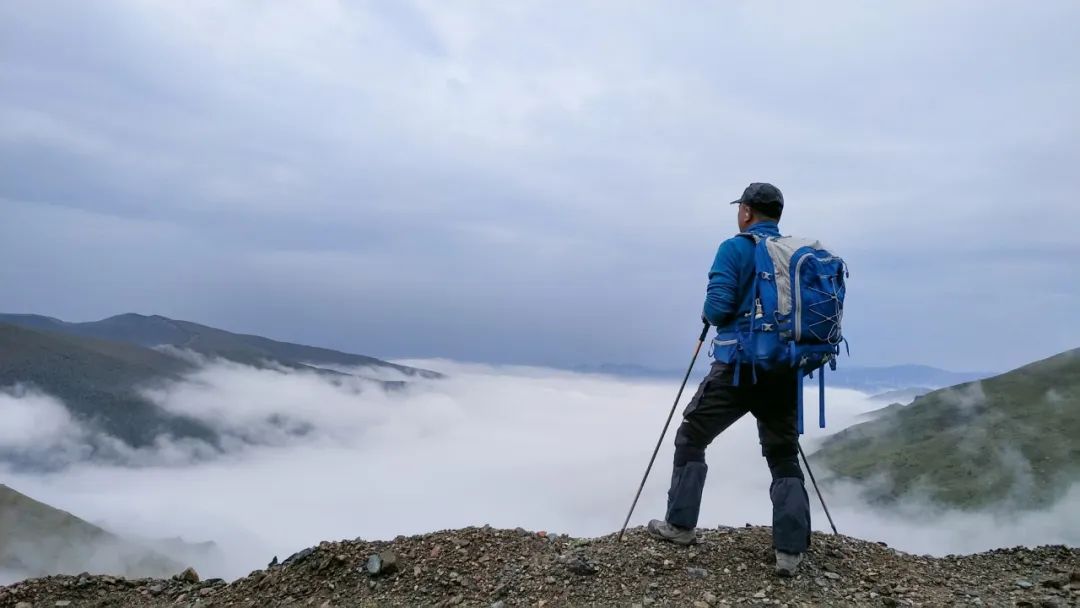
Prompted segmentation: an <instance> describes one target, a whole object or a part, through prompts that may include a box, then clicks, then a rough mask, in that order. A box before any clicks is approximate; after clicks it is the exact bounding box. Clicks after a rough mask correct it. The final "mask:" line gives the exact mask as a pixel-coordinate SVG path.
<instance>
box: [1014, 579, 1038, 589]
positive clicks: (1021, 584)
mask: <svg viewBox="0 0 1080 608" xmlns="http://www.w3.org/2000/svg"><path fill="white" fill-rule="evenodd" d="M1016 586H1017V587H1019V588H1021V589H1031V588H1032V587H1034V586H1035V585H1032V584H1031V583H1029V582H1028V581H1025V580H1023V579H1017V581H1016Z"/></svg>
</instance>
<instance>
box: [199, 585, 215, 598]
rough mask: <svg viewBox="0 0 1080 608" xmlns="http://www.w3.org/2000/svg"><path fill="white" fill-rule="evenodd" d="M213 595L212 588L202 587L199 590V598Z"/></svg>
mask: <svg viewBox="0 0 1080 608" xmlns="http://www.w3.org/2000/svg"><path fill="white" fill-rule="evenodd" d="M213 594H214V588H213V587H203V588H202V589H199V596H200V597H207V596H210V595H213Z"/></svg>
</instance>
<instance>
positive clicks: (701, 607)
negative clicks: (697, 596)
mask: <svg viewBox="0 0 1080 608" xmlns="http://www.w3.org/2000/svg"><path fill="white" fill-rule="evenodd" d="M694 608H709V604H707V603H705V602H703V601H701V600H696V601H695V602H694Z"/></svg>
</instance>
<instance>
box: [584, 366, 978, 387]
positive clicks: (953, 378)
mask: <svg viewBox="0 0 1080 608" xmlns="http://www.w3.org/2000/svg"><path fill="white" fill-rule="evenodd" d="M708 364H709V362H708V361H703V360H701V359H700V358H699V360H698V362H697V365H696V366H695V373H694V375H693V377H694V378H700V377H701V376H703V375H704V374H705V369H706V368H707V367H708ZM573 370H574V371H577V372H581V373H587V374H605V375H610V376H619V377H623V378H654V379H671V378H677V379H681V378H682V377H683V375H684V374H685V373H686V369H685V368H683V369H681V370H677V369H659V368H650V367H647V366H643V365H633V364H616V363H603V364H599V365H578V366H576V367H574V368H573ZM992 375H993V374H992V373H991V372H954V371H948V370H944V369H939V368H936V367H930V366H927V365H893V366H887V367H859V366H855V367H851V366H845V365H844V364H843V362H841V365H840V366H839V367H838V368H837V370H836V371H835V372H834V371H828V372H827V373H826V375H825V381H826V383H827V385H828V386H832V387H838V388H850V389H855V390H858V391H862V392H866V393H871V394H881V393H885V392H892V391H912V390H923V391H929V390H932V389H936V388H943V387H946V386H952V385H954V384H960V383H963V382H970V381H972V380H978V379H980V378H986V377H989V376H992Z"/></svg>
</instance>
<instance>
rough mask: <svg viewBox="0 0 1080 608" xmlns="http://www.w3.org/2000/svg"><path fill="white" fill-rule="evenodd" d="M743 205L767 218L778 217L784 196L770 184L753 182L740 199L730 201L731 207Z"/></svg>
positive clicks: (782, 209) (782, 207) (781, 209)
mask: <svg viewBox="0 0 1080 608" xmlns="http://www.w3.org/2000/svg"><path fill="white" fill-rule="evenodd" d="M739 203H743V204H746V205H749V206H750V207H751V208H753V209H756V210H758V211H761V212H762V213H764V214H765V215H767V216H769V217H780V214H781V213H783V211H784V195H783V194H782V193H781V192H780V189H779V188H777V187H776V186H774V185H772V184H766V183H761V182H754V183H752V184H750V185H749V186H747V187H746V190H743V193H742V197H741V198H740V199H739V200H737V201H731V204H732V205H737V204H739Z"/></svg>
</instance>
